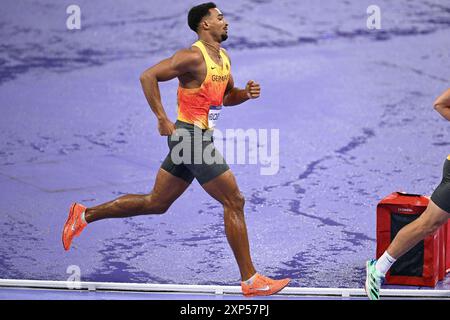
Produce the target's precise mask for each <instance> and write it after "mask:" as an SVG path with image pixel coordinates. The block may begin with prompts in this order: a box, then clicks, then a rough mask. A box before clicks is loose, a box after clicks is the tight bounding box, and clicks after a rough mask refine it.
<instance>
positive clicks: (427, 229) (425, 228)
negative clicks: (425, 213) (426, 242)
mask: <svg viewBox="0 0 450 320" xmlns="http://www.w3.org/2000/svg"><path fill="white" fill-rule="evenodd" d="M441 226H442V222H441V221H438V220H429V219H427V220H424V221H423V223H422V224H421V231H422V233H423V234H424V235H425V236H429V235H432V234H433V233H435V232H436V231H438V230H439V228H440V227H441Z"/></svg>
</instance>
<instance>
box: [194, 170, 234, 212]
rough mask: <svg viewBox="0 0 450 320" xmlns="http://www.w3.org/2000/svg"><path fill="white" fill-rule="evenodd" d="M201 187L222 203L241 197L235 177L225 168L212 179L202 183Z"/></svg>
mask: <svg viewBox="0 0 450 320" xmlns="http://www.w3.org/2000/svg"><path fill="white" fill-rule="evenodd" d="M202 188H203V189H204V190H205V191H206V192H207V193H208V194H209V195H210V196H211V197H213V198H214V199H216V200H217V201H219V202H220V203H222V204H225V203H227V202H228V203H229V202H232V201H234V200H235V199H237V198H241V197H242V195H241V192H240V190H239V187H238V185H237V182H236V178H235V177H234V174H233V172H232V171H231V170H227V171H225V172H224V173H222V174H221V175H219V176H217V177H215V178H214V179H212V180H210V181H208V182H206V183H204V184H202Z"/></svg>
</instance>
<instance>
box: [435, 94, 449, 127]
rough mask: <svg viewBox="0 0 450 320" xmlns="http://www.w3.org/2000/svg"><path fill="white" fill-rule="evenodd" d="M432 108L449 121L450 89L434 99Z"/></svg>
mask: <svg viewBox="0 0 450 320" xmlns="http://www.w3.org/2000/svg"><path fill="white" fill-rule="evenodd" d="M434 109H435V110H436V111H437V112H439V113H440V114H441V115H442V116H443V117H444V118H445V119H447V120H448V121H450V89H447V90H446V91H445V92H444V93H442V94H441V95H440V96H439V97H438V98H437V99H436V101H435V102H434Z"/></svg>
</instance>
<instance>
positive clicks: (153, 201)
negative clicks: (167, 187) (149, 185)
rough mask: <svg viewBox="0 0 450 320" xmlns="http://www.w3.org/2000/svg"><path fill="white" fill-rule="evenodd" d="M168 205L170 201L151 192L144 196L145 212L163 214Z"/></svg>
mask: <svg viewBox="0 0 450 320" xmlns="http://www.w3.org/2000/svg"><path fill="white" fill-rule="evenodd" d="M170 205H171V203H170V202H168V201H166V200H164V199H162V198H160V197H158V195H156V194H152V193H151V194H149V195H148V196H146V205H145V211H146V213H147V214H164V213H166V212H167V210H169V208H170Z"/></svg>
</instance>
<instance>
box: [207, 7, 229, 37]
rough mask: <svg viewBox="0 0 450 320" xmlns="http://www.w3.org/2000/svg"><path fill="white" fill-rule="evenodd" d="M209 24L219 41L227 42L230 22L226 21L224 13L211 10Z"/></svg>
mask: <svg viewBox="0 0 450 320" xmlns="http://www.w3.org/2000/svg"><path fill="white" fill-rule="evenodd" d="M209 13H210V15H209V17H208V23H209V26H210V31H211V33H212V35H213V36H214V37H215V38H216V39H217V40H218V41H219V42H222V41H225V40H227V38H228V22H227V20H225V18H224V16H223V14H222V12H221V11H220V10H219V9H217V8H214V9H209Z"/></svg>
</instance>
